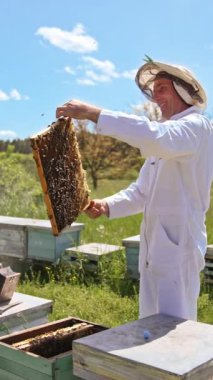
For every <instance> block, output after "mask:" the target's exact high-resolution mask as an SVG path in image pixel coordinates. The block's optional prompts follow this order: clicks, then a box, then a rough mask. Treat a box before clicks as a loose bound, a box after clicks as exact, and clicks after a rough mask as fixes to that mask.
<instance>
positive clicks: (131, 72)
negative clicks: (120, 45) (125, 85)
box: [120, 69, 137, 79]
mask: <svg viewBox="0 0 213 380" xmlns="http://www.w3.org/2000/svg"><path fill="white" fill-rule="evenodd" d="M136 73H137V69H132V70H126V71H123V72H122V73H121V74H120V75H121V76H122V77H123V78H126V79H135V75H136Z"/></svg>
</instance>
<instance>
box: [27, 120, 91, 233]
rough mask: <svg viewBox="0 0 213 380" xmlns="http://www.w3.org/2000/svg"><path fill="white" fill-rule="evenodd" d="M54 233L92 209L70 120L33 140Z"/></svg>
mask: <svg viewBox="0 0 213 380" xmlns="http://www.w3.org/2000/svg"><path fill="white" fill-rule="evenodd" d="M31 146H32V150H33V156H34V159H35V162H36V165H37V169H38V175H39V178H40V181H41V186H42V190H43V192H44V200H45V204H46V207H47V213H48V216H49V219H50V222H51V226H52V232H53V234H54V235H56V236H57V235H58V234H59V233H60V232H61V231H62V230H63V229H65V228H66V227H67V226H70V225H71V224H72V223H73V222H74V221H75V220H76V218H77V217H78V215H79V214H80V212H81V211H83V210H84V209H85V208H87V207H88V205H89V203H90V201H89V188H88V186H87V182H86V175H85V171H84V170H83V167H82V162H81V156H80V152H79V149H78V143H77V138H76V134H75V131H74V128H73V124H72V122H71V119H70V118H60V119H58V120H57V121H56V122H53V123H52V124H51V126H49V127H48V128H47V129H45V130H44V131H42V132H41V133H39V134H37V135H35V136H32V137H31Z"/></svg>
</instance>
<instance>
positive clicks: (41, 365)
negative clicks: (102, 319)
mask: <svg viewBox="0 0 213 380" xmlns="http://www.w3.org/2000/svg"><path fill="white" fill-rule="evenodd" d="M105 329H106V328H105V327H103V326H100V325H96V324H94V323H91V322H88V321H84V320H81V319H78V318H73V317H69V318H65V319H61V320H59V321H55V322H51V323H46V324H43V325H40V326H37V327H34V328H31V329H27V330H25V331H22V332H17V333H13V334H10V335H6V336H4V337H1V338H0V379H10V380H28V379H30V380H43V379H46V380H68V379H69V380H70V379H72V380H74V379H76V380H77V379H79V378H78V377H76V376H74V375H73V364H72V343H73V340H74V339H78V338H80V337H84V336H88V335H91V334H95V333H98V332H100V331H103V330H105Z"/></svg>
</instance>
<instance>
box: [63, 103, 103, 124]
mask: <svg viewBox="0 0 213 380" xmlns="http://www.w3.org/2000/svg"><path fill="white" fill-rule="evenodd" d="M100 113H101V108H98V107H96V106H93V105H91V104H87V103H83V102H80V101H79V100H70V101H69V102H67V103H65V104H63V106H59V107H57V109H56V118H57V119H58V118H59V117H61V116H64V117H71V118H74V119H78V120H85V119H86V120H90V121H93V122H94V123H97V121H98V118H99V115H100Z"/></svg>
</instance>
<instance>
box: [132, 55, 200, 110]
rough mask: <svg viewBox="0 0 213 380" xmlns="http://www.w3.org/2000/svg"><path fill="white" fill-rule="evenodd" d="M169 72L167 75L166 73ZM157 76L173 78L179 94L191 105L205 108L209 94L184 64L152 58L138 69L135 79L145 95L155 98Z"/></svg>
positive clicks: (150, 98)
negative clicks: (154, 88)
mask: <svg viewBox="0 0 213 380" xmlns="http://www.w3.org/2000/svg"><path fill="white" fill-rule="evenodd" d="M166 74H167V75H166ZM156 77H167V78H168V79H170V80H172V82H173V85H174V87H175V89H176V91H177V93H178V94H179V96H180V97H181V98H182V99H183V100H184V101H185V102H186V103H187V104H189V105H196V106H197V107H199V108H201V109H205V108H206V105H207V96H206V93H205V90H204V89H203V87H202V86H201V84H200V83H199V82H198V80H197V79H196V78H195V76H194V74H193V73H192V72H191V71H190V70H188V69H186V68H185V67H183V66H178V65H173V64H167V63H162V62H155V61H152V60H151V59H150V60H149V61H148V62H147V63H145V64H144V65H143V66H141V67H140V68H139V69H138V72H137V74H136V77H135V81H136V83H137V85H138V87H139V88H140V89H141V91H142V92H143V93H144V95H145V96H146V97H147V98H148V99H149V100H151V101H152V100H153V99H152V98H153V86H154V80H155V79H156Z"/></svg>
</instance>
